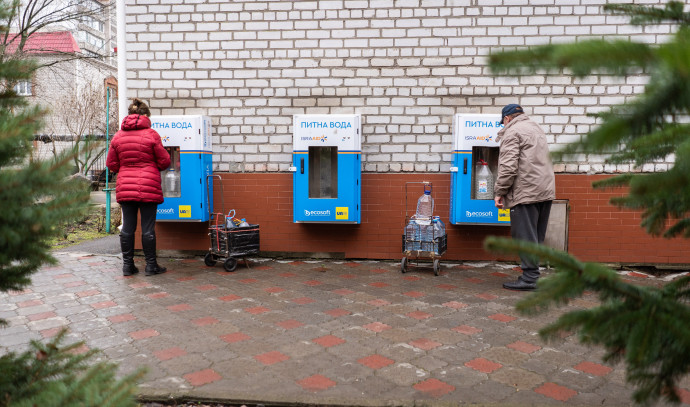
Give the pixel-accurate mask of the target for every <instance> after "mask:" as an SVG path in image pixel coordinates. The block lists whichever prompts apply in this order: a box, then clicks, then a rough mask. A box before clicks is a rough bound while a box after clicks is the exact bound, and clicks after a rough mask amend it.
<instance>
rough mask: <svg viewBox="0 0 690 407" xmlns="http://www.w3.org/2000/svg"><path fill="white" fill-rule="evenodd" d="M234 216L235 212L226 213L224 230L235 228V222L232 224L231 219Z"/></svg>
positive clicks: (232, 210)
mask: <svg viewBox="0 0 690 407" xmlns="http://www.w3.org/2000/svg"><path fill="white" fill-rule="evenodd" d="M234 216H235V210H234V209H231V210H230V212H228V214H227V216H226V217H225V228H226V229H232V228H234V227H236V225H235V222H233V221H232V220H233V217H234Z"/></svg>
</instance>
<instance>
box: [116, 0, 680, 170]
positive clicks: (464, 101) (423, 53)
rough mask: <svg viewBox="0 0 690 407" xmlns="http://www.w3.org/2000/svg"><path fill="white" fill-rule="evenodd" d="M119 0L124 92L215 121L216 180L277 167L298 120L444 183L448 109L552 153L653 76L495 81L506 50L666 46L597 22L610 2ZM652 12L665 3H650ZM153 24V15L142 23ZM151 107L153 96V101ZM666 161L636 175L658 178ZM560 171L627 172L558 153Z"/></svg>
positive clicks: (654, 36) (633, 30)
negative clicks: (600, 44)
mask: <svg viewBox="0 0 690 407" xmlns="http://www.w3.org/2000/svg"><path fill="white" fill-rule="evenodd" d="M169 3H170V1H168V0H128V8H127V21H128V24H129V25H128V28H127V32H128V36H127V39H128V41H129V43H128V54H127V56H128V78H129V82H128V85H129V87H130V88H129V94H128V96H129V97H130V98H131V97H135V96H139V97H142V96H144V97H147V98H148V99H149V100H150V102H151V103H150V104H151V106H152V107H153V113H154V114H198V113H203V114H207V115H209V116H211V117H212V118H213V124H214V152H215V153H216V154H214V162H215V167H216V170H218V171H233V172H235V171H250V172H253V171H257V172H263V171H287V168H288V167H289V166H290V162H291V152H292V136H291V131H292V126H291V124H292V115H293V114H297V113H333V114H336V113H355V112H356V113H361V114H362V119H363V147H362V150H363V157H362V158H363V160H362V161H363V168H364V170H365V171H376V172H405V171H429V172H438V171H441V172H446V171H448V170H449V167H450V153H451V136H450V123H451V120H452V115H453V114H454V113H464V112H472V113H499V112H500V109H501V107H502V106H503V105H505V104H507V103H512V102H515V103H520V104H522V106H523V107H524V108H525V110H526V111H527V112H528V114H530V115H531V116H532V117H533V118H534V119H535V120H536V121H537V122H538V123H540V124H541V125H542V126H543V128H544V130H545V131H546V133H547V135H548V139H549V141H550V143H551V146H550V147H551V149H552V150H558V149H559V148H560V147H562V146H563V145H564V144H566V143H568V142H571V141H573V140H578V139H580V137H581V136H582V135H583V134H585V133H586V132H587V131H589V130H590V129H591V128H592V126H595V125H596V123H595V120H594V119H592V118H591V117H588V116H586V115H587V114H589V113H595V112H600V111H602V110H606V109H608V108H609V107H610V106H611V105H613V104H617V103H620V102H622V101H625V100H629V99H630V98H632V97H634V96H635V95H636V94H638V93H639V92H641V91H642V90H643V86H644V84H645V83H646V80H647V78H646V77H645V76H642V75H633V76H630V77H629V78H626V79H624V80H620V79H615V78H610V77H605V76H601V77H591V78H584V79H574V78H572V77H570V76H566V75H563V76H548V77H547V76H543V75H533V76H525V77H505V76H503V77H495V76H491V75H490V74H489V73H488V69H487V68H486V56H487V55H489V54H490V53H491V52H494V51H495V50H497V49H500V48H501V47H505V48H507V49H514V48H518V47H522V46H528V45H534V44H546V43H550V42H553V43H556V42H559V43H560V42H572V41H577V40H584V39H587V38H602V37H604V36H605V37H607V38H610V37H611V36H618V37H623V38H629V39H632V40H637V41H643V42H647V43H655V42H663V41H664V40H665V39H666V38H667V37H668V35H669V34H670V30H669V27H668V26H662V27H659V28H654V29H644V30H642V29H640V28H637V27H632V26H630V25H627V20H626V19H625V18H621V17H614V16H611V15H606V14H604V13H603V12H602V6H603V5H604V4H605V3H606V1H605V0H567V1H563V0H530V1H526V0H522V1H517V0H481V1H476V0H318V1H285V0H242V1H234V2H225V1H222V2H210V3H209V2H202V1H199V2H194V4H191V3H192V2H185V4H184V5H172V6H171V5H169ZM645 4H648V5H660V4H665V0H648V1H646V2H645ZM152 16H153V18H152ZM149 96H150V97H149ZM667 167H668V163H659V164H658V165H655V166H649V167H648V168H644V169H642V170H644V171H653V170H660V169H665V168H667ZM556 169H557V171H559V172H588V173H593V172H616V171H627V170H630V169H631V168H630V167H629V166H627V165H621V166H610V165H605V164H604V163H603V162H602V160H601V157H595V156H575V157H568V159H567V160H566V161H564V162H562V163H558V165H557V166H556Z"/></svg>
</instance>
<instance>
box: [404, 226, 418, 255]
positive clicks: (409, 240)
mask: <svg viewBox="0 0 690 407" xmlns="http://www.w3.org/2000/svg"><path fill="white" fill-rule="evenodd" d="M416 228H417V224H416V223H415V222H414V220H410V223H408V224H407V226H405V250H417V249H415V248H414V246H415V242H414V240H415V229H416Z"/></svg>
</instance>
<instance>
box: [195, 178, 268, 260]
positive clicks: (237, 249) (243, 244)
mask: <svg viewBox="0 0 690 407" xmlns="http://www.w3.org/2000/svg"><path fill="white" fill-rule="evenodd" d="M214 178H218V180H219V184H220V194H221V206H222V211H223V212H216V213H212V212H211V205H210V202H208V204H209V205H208V208H209V228H208V235H209V238H210V245H209V249H208V253H207V254H206V256H204V264H206V265H207V266H209V267H213V266H215V265H216V262H217V261H218V260H219V259H222V260H223V268H224V269H225V271H227V272H229V273H231V272H233V271H235V269H236V268H237V257H242V260H243V261H244V264H245V266H247V268H251V266H250V264H249V261H248V260H247V258H246V256H248V255H251V254H256V253H259V247H260V235H259V225H249V226H244V227H235V228H231V229H228V228H227V227H226V224H227V220H228V219H227V215H225V213H224V212H225V199H224V198H223V196H224V192H225V191H224V190H223V182H222V179H221V177H220V175H207V176H206V183H207V184H208V182H209V179H210V180H211V188H213V179H214ZM209 191H210V189H209ZM209 195H210V193H209V194H207V196H206V199H207V200H209V201H210V198H209ZM233 212H234V211H233Z"/></svg>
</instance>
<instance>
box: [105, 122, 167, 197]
mask: <svg viewBox="0 0 690 407" xmlns="http://www.w3.org/2000/svg"><path fill="white" fill-rule="evenodd" d="M105 165H106V166H107V167H108V168H109V169H110V171H112V172H116V173H117V184H116V187H115V199H117V202H132V201H136V202H154V203H162V202H163V190H162V189H161V174H160V171H163V170H164V169H166V168H168V167H169V166H170V154H168V152H167V151H166V150H165V148H164V147H163V143H162V142H161V137H160V135H159V134H158V133H157V132H156V131H155V130H153V129H151V120H150V119H149V118H148V117H146V116H141V115H138V114H131V115H129V116H127V117H125V119H124V120H123V121H122V126H121V128H120V131H118V132H117V133H115V136H113V141H112V142H111V143H110V151H108V158H107V159H106V162H105Z"/></svg>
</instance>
